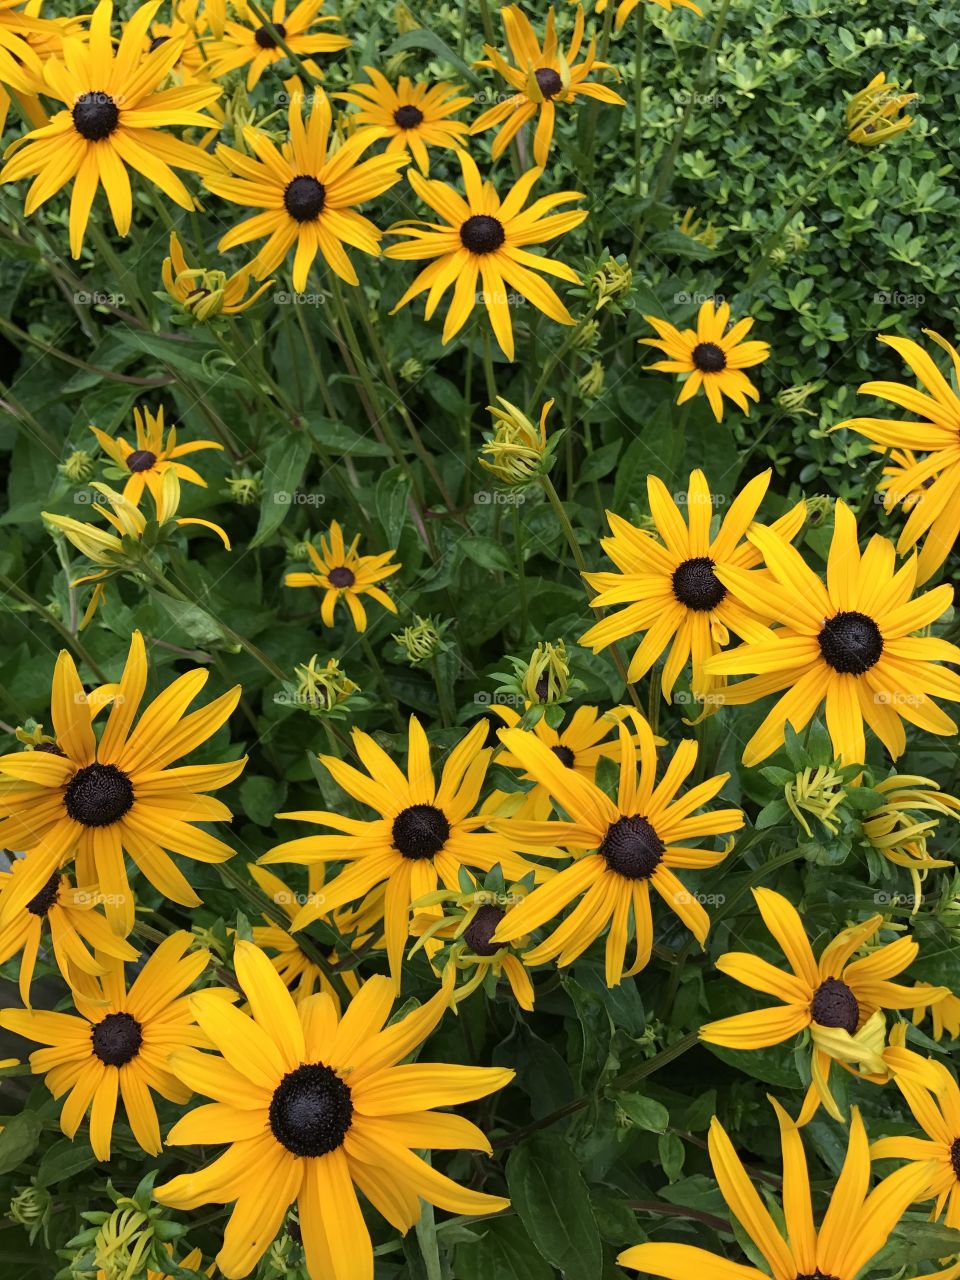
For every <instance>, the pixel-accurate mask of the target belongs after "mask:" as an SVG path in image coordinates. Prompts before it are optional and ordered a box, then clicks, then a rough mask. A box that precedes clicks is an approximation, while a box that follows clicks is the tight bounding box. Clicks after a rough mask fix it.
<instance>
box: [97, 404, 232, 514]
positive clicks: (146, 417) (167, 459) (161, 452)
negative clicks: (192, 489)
mask: <svg viewBox="0 0 960 1280" xmlns="http://www.w3.org/2000/svg"><path fill="white" fill-rule="evenodd" d="M133 420H134V424H135V426H136V431H137V444H136V448H134V447H133V445H131V444H128V442H127V441H126V440H124V439H123V437H122V436H110V435H107V433H106V431H101V430H100V429H99V428H98V427H91V428H90V430H91V431H92V432H93V434H94V435H95V436H96V437H97V440H98V441H99V442H100V447H101V448H102V449H103V451H104V453H105V454H106V455H107V457H108V458H110V459H111V460H112V461H113V462H114V463H115V464H116V465H117V466H118V467H119V468H120V469H121V471H122V472H123V474H124V475H125V476H126V477H127V479H126V482H125V484H124V486H123V496H124V497H125V498H126V499H127V501H128V502H132V503H133V504H134V506H136V505H137V504H138V503H139V501H140V499H141V497H142V496H143V491H144V489H145V488H146V489H149V490H150V492H151V493H152V494H153V497H154V499H159V497H160V492H161V489H162V487H163V475H164V472H165V471H170V470H173V471H175V472H176V473H177V478H178V479H180V480H186V481H188V482H189V483H190V484H199V485H203V487H204V488H206V485H207V482H206V480H204V478H203V476H201V475H200V474H199V473H198V472H196V471H194V469H193V467H188V466H187V465H186V464H185V463H183V462H181V461H180V459H181V458H183V457H185V456H186V455H187V454H188V453H199V452H200V451H202V450H204V449H222V448H223V445H222V444H219V443H218V442H217V441H216V440H190V441H188V442H186V443H183V444H177V429H176V427H171V428H170V430H169V431H168V432H167V438H166V440H164V438H163V405H160V407H159V408H158V409H157V412H156V413H152V412H151V411H150V410H149V409H148V408H146V407H144V409H143V411H142V412H141V410H140V409H137V408H134V410H133Z"/></svg>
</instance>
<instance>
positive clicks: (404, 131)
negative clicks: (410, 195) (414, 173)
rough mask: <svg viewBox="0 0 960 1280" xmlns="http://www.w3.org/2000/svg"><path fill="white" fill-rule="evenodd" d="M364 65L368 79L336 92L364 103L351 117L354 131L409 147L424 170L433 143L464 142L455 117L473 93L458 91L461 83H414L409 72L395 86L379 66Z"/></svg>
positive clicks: (463, 130)
mask: <svg viewBox="0 0 960 1280" xmlns="http://www.w3.org/2000/svg"><path fill="white" fill-rule="evenodd" d="M363 69H364V71H365V72H366V73H367V75H368V76H369V78H370V83H369V84H363V83H362V82H361V83H359V84H352V85H351V86H350V91H349V92H348V93H335V94H334V95H333V97H335V98H342V99H343V101H344V102H351V103H353V105H354V106H356V107H359V108H360V110H359V111H358V112H357V114H356V115H355V116H351V117H350V119H349V120H348V126H349V127H350V128H351V130H352V132H354V133H356V134H361V133H363V134H365V135H366V136H367V137H368V138H371V139H374V140H376V141H379V140H380V139H381V138H389V139H390V141H389V142H388V143H387V150H388V151H406V150H409V151H410V152H411V154H412V155H413V158H414V160H416V162H417V167H418V168H419V170H420V172H421V173H423V174H427V173H429V172H430V152H429V148H430V147H444V148H448V149H452V150H456V149H457V148H458V147H461V146H463V142H464V138H465V136H466V133H467V126H466V125H465V124H464V123H463V122H462V121H460V120H454V119H453V116H454V115H455V114H456V112H458V111H462V110H463V108H464V107H468V106H470V104H471V103H472V102H473V98H458V97H455V96H454V95H455V94H456V93H457V91H458V89H460V88H462V86H460V85H453V84H443V83H442V82H441V83H439V84H430V83H429V82H428V81H426V80H419V81H417V82H416V83H414V82H413V81H411V79H410V77H409V76H401V77H400V79H399V80H398V81H397V87H396V88H394V87H393V85H392V84H391V83H390V81H389V80H388V79H387V78H386V76H384V75H383V74H382V72H380V71H378V70H377V69H376V67H364V68H363Z"/></svg>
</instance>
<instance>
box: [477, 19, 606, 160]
mask: <svg viewBox="0 0 960 1280" xmlns="http://www.w3.org/2000/svg"><path fill="white" fill-rule="evenodd" d="M500 17H501V19H502V21H503V31H504V35H505V36H506V39H507V44H508V46H509V49H510V56H511V58H512V59H513V62H512V64H511V63H510V62H508V61H507V60H506V58H504V56H503V55H502V54H501V53H500V52H499V50H497V49H495V48H493V46H492V45H489V44H485V45H484V46H483V50H484V53H485V54H486V55H487V57H486V59H485V60H484V61H482V62H479V63H478V64H477V65H478V66H481V67H491V68H493V70H494V71H496V72H498V74H499V75H501V76H502V77H503V79H504V80H506V82H507V84H508V85H510V87H511V88H512V89H514V90H515V91H516V92H515V93H514V94H508V95H506V96H505V97H504V98H503V100H502V101H500V102H497V103H496V104H495V105H494V106H492V107H490V109H489V110H488V111H484V112H483V114H482V115H480V116H478V117H477V119H476V120H474V122H473V124H472V125H471V126H470V132H471V134H477V133H482V132H483V131H484V130H485V129H492V128H493V127H494V126H495V125H500V129H499V131H498V133H497V136H496V137H495V138H494V140H493V152H492V154H493V158H494V160H496V159H497V158H498V157H499V156H501V155H502V154H503V152H504V151H505V150H506V148H507V147H508V146H509V145H510V142H511V141H512V140H513V138H514V137H515V136H516V134H517V133H518V132H519V131H520V129H522V128H523V126H524V125H525V124H526V123H527V122H528V121H531V120H536V121H537V129H536V133H535V134H534V137H533V158H534V161H535V162H536V164H537V165H539V167H540V168H541V169H543V168H545V166H546V163H547V157H548V156H549V154H550V145H551V143H552V142H553V130H554V125H555V123H556V115H557V106H558V105H560V106H561V107H566V106H568V105H569V104H571V103H573V102H575V101H576V99H577V98H592V99H594V101H596V102H608V103H613V104H616V105H617V106H621V107H622V106H623V105H624V101H623V98H621V97H620V95H619V93H617V92H616V91H615V90H614V89H611V88H609V87H608V86H607V85H603V84H598V83H597V82H596V81H595V80H588V79H587V77H588V76H589V75H592V74H593V73H594V72H596V71H603V70H605V69H606V68H607V67H609V65H610V64H609V63H607V62H599V61H598V60H597V56H596V45H597V42H596V37H594V38H592V39H591V41H590V43H589V45H588V47H587V49H586V51H585V53H584V56H583V59H582V61H580V62H577V57H578V56H579V54H580V50H581V47H582V45H583V25H584V19H583V6H582V5H578V6H577V13H576V18H575V19H574V28H573V35H572V36H571V39H570V44H569V45H568V46H567V48H566V50H564V49H563V47H562V45H561V44H560V42H559V40H558V38H557V24H556V18H555V15H554V11H553V5H551V6H550V8H549V9H548V10H547V22H546V28H545V30H544V36H543V45H542V46H541V44H540V41H539V40H538V39H537V33H536V32H535V31H534V29H533V26H532V25H531V23H530V20H529V19H528V18H527V17H526V15H525V14H524V13H522V12H521V10H520V9H519V8H518V7H517V5H515V4H509V5H505V6H504V7H503V8H502V9H501V10H500Z"/></svg>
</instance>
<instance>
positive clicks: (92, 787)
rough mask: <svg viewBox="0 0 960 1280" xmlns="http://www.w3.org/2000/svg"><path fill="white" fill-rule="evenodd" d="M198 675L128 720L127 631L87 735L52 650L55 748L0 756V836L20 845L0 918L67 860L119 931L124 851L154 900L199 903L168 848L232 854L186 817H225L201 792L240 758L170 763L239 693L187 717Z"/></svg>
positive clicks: (70, 664) (132, 690) (230, 775)
mask: <svg viewBox="0 0 960 1280" xmlns="http://www.w3.org/2000/svg"><path fill="white" fill-rule="evenodd" d="M207 676H208V672H207V671H206V670H204V669H200V668H198V669H196V670H193V671H188V672H186V673H185V674H184V675H181V676H178V677H177V679H176V680H175V681H174V682H173V683H172V684H171V685H170V686H169V688H167V689H166V690H165V691H164V692H163V693H161V694H159V695H158V696H157V698H155V699H154V700H153V701H152V702H151V703H150V704H149V705H148V706H147V707H146V708H145V709H144V711H143V714H142V715H141V716H140V720H139V722H138V723H137V724H136V726H135V725H134V719H135V717H136V715H137V711H138V710H139V708H140V703H141V701H142V699H143V695H144V691H145V689H146V684H147V656H146V650H145V648H144V643H143V637H142V636H141V634H140V632H139V631H135V632H134V633H133V636H132V637H131V641H130V651H129V654H128V655H127V661H126V664H125V665H124V669H123V676H122V678H121V680H120V684H119V687H118V689H117V691H116V696H115V697H114V699H113V705H112V707H111V709H110V715H109V718H108V719H107V723H106V726H105V728H104V731H103V734H102V735H101V737H100V739H99V741H98V740H97V738H96V736H95V734H94V731H93V725H92V723H91V715H90V707H89V705H88V701H87V695H86V694H85V693H84V690H83V685H82V684H81V683H80V678H79V676H78V675H77V668H76V665H75V664H74V661H73V658H71V656H70V655H69V654H68V653H67V652H66V651H65V650H64V651H61V653H60V656H59V657H58V659H57V665H56V669H55V671H54V674H53V690H52V694H51V712H52V717H53V728H54V732H55V734H56V738H57V749H56V751H49V752H47V751H45V752H40V751H16V752H13V753H12V754H10V755H5V756H0V778H2V779H3V785H2V786H0V841H2V843H3V845H4V846H5V847H6V848H10V849H25V850H27V854H26V857H25V859H24V862H23V865H22V867H19V868H18V870H17V874H16V875H15V876H13V877H12V879H11V880H10V882H9V883H8V884H7V885H6V887H5V888H4V890H3V893H2V894H0V924H3V925H7V924H9V922H10V921H11V919H13V918H15V917H17V916H18V915H19V914H20V912H22V911H23V909H24V908H25V907H27V904H28V903H29V902H30V901H31V900H33V899H35V898H36V896H37V895H38V894H39V893H41V892H42V891H43V890H44V888H45V887H46V886H48V885H49V882H50V879H51V877H52V876H53V874H54V872H56V871H57V870H58V869H59V868H60V867H61V866H62V865H63V864H64V862H66V861H67V860H68V859H69V858H71V857H76V864H77V880H78V881H79V883H80V884H82V885H83V886H85V887H86V886H88V885H91V886H96V887H97V890H98V892H99V896H100V899H101V900H102V902H103V904H104V909H105V911H106V915H107V919H108V920H109V922H110V925H111V928H112V929H113V930H114V932H115V933H118V934H120V935H121V936H123V937H126V936H127V934H129V933H130V930H131V928H132V927H133V918H134V912H133V908H134V900H133V894H132V892H131V890H130V885H129V883H128V881H127V871H126V866H125V863H124V855H127V856H129V857H130V859H131V860H132V862H133V863H134V864H135V865H136V866H137V867H138V868H139V870H140V871H141V872H142V873H143V875H144V876H146V878H147V879H148V880H149V881H150V883H151V884H152V885H153V886H154V888H155V889H156V890H157V891H158V892H159V893H161V894H163V895H164V896H165V897H168V898H172V899H173V901H174V902H179V903H181V904H182V905H183V906H187V907H197V906H199V905H200V899H199V898H198V897H197V895H196V893H195V892H194V890H193V889H192V888H191V887H190V885H189V883H188V882H187V880H186V878H185V877H184V875H183V873H182V872H181V871H180V870H178V868H177V867H176V866H175V865H174V862H173V860H172V859H171V857H170V854H171V853H175V854H180V855H183V856H184V857H188V858H199V859H200V860H201V861H203V862H223V861H224V860H226V859H227V858H231V857H232V856H233V850H232V849H231V848H230V846H229V845H227V844H224V842H223V841H222V840H218V839H217V838H216V837H215V836H212V835H210V834H209V833H208V832H206V831H204V830H202V829H201V828H200V827H199V826H197V825H195V824H197V823H205V822H217V821H224V820H226V821H229V820H230V819H231V818H232V816H233V815H232V814H231V812H230V810H229V809H228V808H227V807H226V805H225V804H223V803H222V802H221V801H219V800H215V799H214V798H213V797H212V796H208V795H205V794H204V793H205V792H208V791H217V790H219V789H220V787H225V786H226V785H227V784H228V783H230V782H233V780H234V779H235V778H236V777H238V776H239V774H240V773H241V771H242V770H243V767H244V765H245V764H246V757H242V758H241V759H239V760H231V761H228V762H227V763H226V764H203V765H186V766H178V767H176V768H171V767H170V766H171V765H173V763H174V761H176V760H179V759H181V758H182V757H183V756H185V755H187V754H188V753H189V752H191V751H193V750H194V749H195V748H196V747H198V746H200V744H201V743H203V742H206V741H207V739H208V738H210V737H211V736H212V735H213V734H214V733H216V731H217V730H218V729H219V728H220V726H221V725H223V724H225V723H226V721H227V719H228V717H229V716H230V714H231V713H232V711H233V709H234V707H235V706H236V705H237V702H238V700H239V698H240V687H239V685H237V686H236V687H235V688H233V689H230V690H228V691H227V692H226V693H223V694H221V695H220V697H219V698H216V699H215V700H214V701H213V702H211V703H210V704H209V706H206V707H202V708H200V709H199V710H197V711H194V712H192V713H191V714H189V715H187V714H186V709H187V707H188V705H189V704H190V703H191V702H192V701H193V699H194V698H195V697H196V696H197V694H198V693H199V692H200V690H201V689H202V688H203V686H204V685H205V684H206V682H207Z"/></svg>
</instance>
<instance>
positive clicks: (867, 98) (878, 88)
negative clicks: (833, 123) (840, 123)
mask: <svg viewBox="0 0 960 1280" xmlns="http://www.w3.org/2000/svg"><path fill="white" fill-rule="evenodd" d="M898 88H899V86H898V85H897V83H896V82H895V81H893V80H889V81H888V80H887V78H886V76H885V75H884V73H883V72H882V71H880V72H878V73H877V75H875V76H874V77H873V79H872V80H871V81H870V83H869V84H868V85H867V87H866V88H865V89H861V90H860V92H859V93H855V94H854V95H853V97H852V98H851V99H850V101H849V102H848V103H847V130H848V132H847V139H848V141H850V142H855V143H857V144H858V146H861V147H876V146H879V145H880V143H881V142H889V141H890V139H891V138H895V137H896V136H897V134H898V133H903V132H904V131H905V130H907V129H909V128H910V126H911V125H912V124H913V116H901V115H900V112H901V111H902V110H903V108H904V107H905V106H906V105H907V103H909V102H913V101H914V100H915V99H916V98H917V96H918V95H917V94H915V93H897V89H898Z"/></svg>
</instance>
